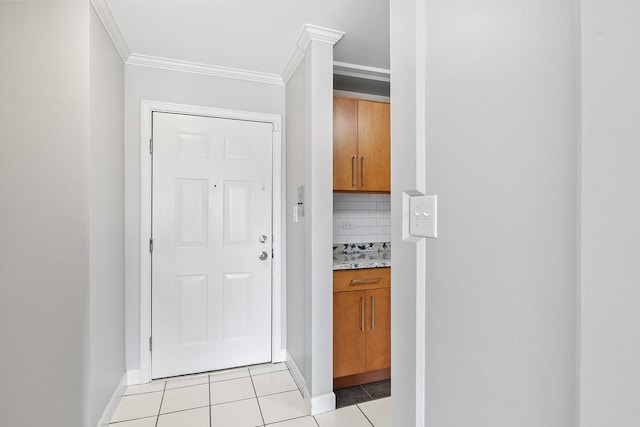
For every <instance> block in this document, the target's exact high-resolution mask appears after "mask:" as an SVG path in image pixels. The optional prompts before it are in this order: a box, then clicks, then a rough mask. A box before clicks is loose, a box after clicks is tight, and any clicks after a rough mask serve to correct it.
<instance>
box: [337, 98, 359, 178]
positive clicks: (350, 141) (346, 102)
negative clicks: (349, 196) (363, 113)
mask: <svg viewBox="0 0 640 427" xmlns="http://www.w3.org/2000/svg"><path fill="white" fill-rule="evenodd" d="M357 120H358V101H357V100H355V99H349V98H339V97H334V98H333V189H334V190H336V191H354V190H356V184H357V178H356V176H357V162H356V161H355V160H357V156H358V126H357Z"/></svg>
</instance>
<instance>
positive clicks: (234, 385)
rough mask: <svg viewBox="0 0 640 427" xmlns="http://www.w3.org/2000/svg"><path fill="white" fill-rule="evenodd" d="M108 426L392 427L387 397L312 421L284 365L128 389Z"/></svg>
mask: <svg viewBox="0 0 640 427" xmlns="http://www.w3.org/2000/svg"><path fill="white" fill-rule="evenodd" d="M109 425H110V426H111V427H263V426H269V427H372V426H373V427H391V398H390V397H387V398H383V399H378V400H373V401H369V402H366V403H361V404H358V405H353V406H348V407H345V408H341V409H338V410H336V411H332V412H327V413H325V414H321V415H317V416H315V417H312V416H310V415H309V411H308V410H307V408H306V406H305V404H304V400H303V398H302V394H301V393H300V391H299V390H298V388H297V387H296V384H295V382H294V381H293V377H292V376H291V373H290V372H289V370H288V369H287V366H286V365H285V364H284V363H277V364H267V365H258V366H252V367H248V368H239V369H231V370H227V371H221V372H214V373H210V374H199V375H190V376H185V377H178V378H170V379H167V380H156V381H153V382H151V383H149V384H143V385H135V386H129V387H127V390H126V392H125V394H124V396H123V397H122V399H121V400H120V403H119V405H118V408H117V409H116V412H115V414H114V415H113V418H112V419H111V424H109Z"/></svg>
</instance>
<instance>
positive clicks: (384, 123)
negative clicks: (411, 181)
mask: <svg viewBox="0 0 640 427" xmlns="http://www.w3.org/2000/svg"><path fill="white" fill-rule="evenodd" d="M389 120H390V107H389V104H387V103H384V102H374V101H365V100H358V168H360V169H359V171H358V189H359V190H362V191H390V190H391V161H390V159H391V144H390V140H391V133H390V127H389Z"/></svg>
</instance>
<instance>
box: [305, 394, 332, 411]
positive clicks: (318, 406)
mask: <svg viewBox="0 0 640 427" xmlns="http://www.w3.org/2000/svg"><path fill="white" fill-rule="evenodd" d="M335 409H336V395H335V393H334V392H331V393H325V394H322V395H320V396H316V397H313V398H312V399H311V415H320V414H324V413H325V412H329V411H333V410H335Z"/></svg>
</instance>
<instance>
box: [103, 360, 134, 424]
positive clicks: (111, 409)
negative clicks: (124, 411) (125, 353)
mask: <svg viewBox="0 0 640 427" xmlns="http://www.w3.org/2000/svg"><path fill="white" fill-rule="evenodd" d="M129 372H130V371H127V372H125V373H123V374H122V378H120V382H119V383H118V385H117V386H116V389H115V390H114V391H113V394H112V395H111V399H110V400H109V403H108V404H107V407H106V408H104V411H103V412H102V416H101V417H100V420H99V421H98V427H107V426H108V425H109V423H110V422H111V418H113V414H115V412H116V409H117V408H118V404H119V403H120V399H121V398H122V395H124V392H125V390H126V389H127V384H128V378H129Z"/></svg>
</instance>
